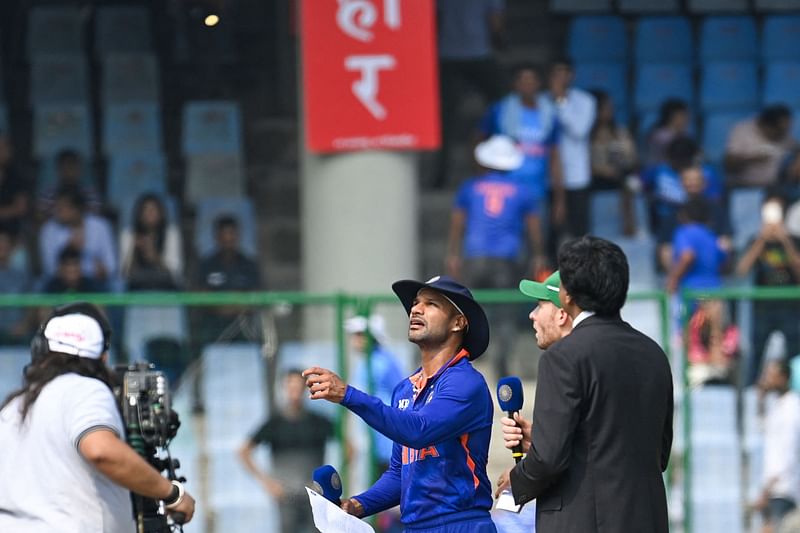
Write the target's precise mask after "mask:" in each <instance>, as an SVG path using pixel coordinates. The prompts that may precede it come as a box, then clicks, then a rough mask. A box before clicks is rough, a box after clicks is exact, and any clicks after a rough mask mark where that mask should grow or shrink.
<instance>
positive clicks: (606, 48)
mask: <svg viewBox="0 0 800 533" xmlns="http://www.w3.org/2000/svg"><path fill="white" fill-rule="evenodd" d="M568 39H569V44H568V48H569V57H570V58H571V59H572V60H573V61H576V62H587V63H588V62H606V61H608V62H616V61H627V59H628V34H627V31H626V29H625V22H624V21H623V20H622V19H621V18H619V17H616V16H611V15H605V16H585V17H575V18H574V19H573V20H572V24H571V25H570V30H569V37H568Z"/></svg>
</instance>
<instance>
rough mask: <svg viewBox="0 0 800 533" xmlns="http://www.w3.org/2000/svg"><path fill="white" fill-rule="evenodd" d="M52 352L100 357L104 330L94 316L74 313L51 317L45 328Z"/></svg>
mask: <svg viewBox="0 0 800 533" xmlns="http://www.w3.org/2000/svg"><path fill="white" fill-rule="evenodd" d="M43 335H44V338H45V339H47V347H48V348H49V349H50V351H51V352H57V353H65V354H68V355H77V356H78V357H86V358H89V359H100V356H101V355H103V330H102V329H101V328H100V324H98V323H97V320H95V319H94V318H92V317H90V316H87V315H83V314H79V313H74V314H70V315H62V316H56V317H53V318H51V319H50V320H49V321H48V322H47V327H45V328H44V332H43Z"/></svg>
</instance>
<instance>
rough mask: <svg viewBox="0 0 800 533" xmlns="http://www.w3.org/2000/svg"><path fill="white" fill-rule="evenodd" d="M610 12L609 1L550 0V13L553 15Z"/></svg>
mask: <svg viewBox="0 0 800 533" xmlns="http://www.w3.org/2000/svg"><path fill="white" fill-rule="evenodd" d="M610 10H611V0H550V11H553V12H555V13H589V12H594V13H606V12H608V11H610Z"/></svg>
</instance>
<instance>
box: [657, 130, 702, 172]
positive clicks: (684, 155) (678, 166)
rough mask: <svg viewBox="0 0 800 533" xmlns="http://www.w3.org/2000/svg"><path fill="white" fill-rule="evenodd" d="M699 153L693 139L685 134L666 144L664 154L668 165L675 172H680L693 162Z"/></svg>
mask: <svg viewBox="0 0 800 533" xmlns="http://www.w3.org/2000/svg"><path fill="white" fill-rule="evenodd" d="M699 153H700V148H699V147H698V146H697V143H696V142H695V141H694V139H692V138H691V137H687V136H686V135H679V136H678V137H675V138H674V139H672V141H670V143H669V144H668V145H667V150H666V154H665V155H666V157H667V161H668V162H669V164H670V166H672V167H673V168H674V169H675V170H676V171H677V172H681V171H682V170H685V169H686V168H687V167H690V166H692V165H693V164H694V163H695V158H696V157H697V154H699Z"/></svg>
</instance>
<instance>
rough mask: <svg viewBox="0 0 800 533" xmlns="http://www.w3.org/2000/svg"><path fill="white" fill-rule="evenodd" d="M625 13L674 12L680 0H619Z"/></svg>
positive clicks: (620, 6) (620, 7)
mask: <svg viewBox="0 0 800 533" xmlns="http://www.w3.org/2000/svg"><path fill="white" fill-rule="evenodd" d="M617 3H618V4H619V10H620V11H622V12H623V13H674V12H676V11H678V7H679V6H678V0H618V2H617Z"/></svg>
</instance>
